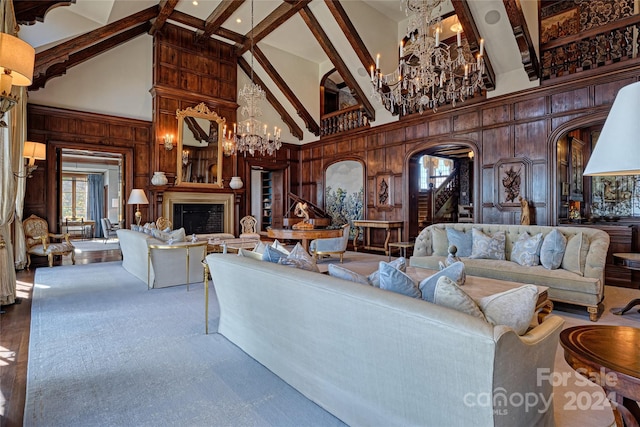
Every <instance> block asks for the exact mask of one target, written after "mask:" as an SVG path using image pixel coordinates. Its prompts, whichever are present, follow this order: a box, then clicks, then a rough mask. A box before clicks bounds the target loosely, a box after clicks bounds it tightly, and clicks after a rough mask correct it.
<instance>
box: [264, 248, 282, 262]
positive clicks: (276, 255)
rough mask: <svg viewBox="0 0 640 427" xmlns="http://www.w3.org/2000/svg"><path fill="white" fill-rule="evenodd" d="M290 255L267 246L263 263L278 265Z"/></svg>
mask: <svg viewBox="0 0 640 427" xmlns="http://www.w3.org/2000/svg"><path fill="white" fill-rule="evenodd" d="M287 255H288V254H285V253H284V252H280V250H278V249H276V248H274V247H273V246H267V247H265V248H264V253H263V254H262V260H263V261H269V262H275V263H277V262H278V261H279V260H280V258H286V257H287Z"/></svg>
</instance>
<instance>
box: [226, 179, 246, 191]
mask: <svg viewBox="0 0 640 427" xmlns="http://www.w3.org/2000/svg"><path fill="white" fill-rule="evenodd" d="M243 185H244V184H242V179H241V178H240V177H239V176H232V177H231V181H229V187H231V188H232V189H234V190H239V189H241V188H242V186H243Z"/></svg>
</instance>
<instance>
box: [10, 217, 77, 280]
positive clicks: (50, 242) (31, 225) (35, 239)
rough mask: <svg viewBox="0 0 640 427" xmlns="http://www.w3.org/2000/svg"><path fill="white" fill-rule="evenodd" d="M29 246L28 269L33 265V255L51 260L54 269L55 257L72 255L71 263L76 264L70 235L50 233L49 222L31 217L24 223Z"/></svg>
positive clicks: (50, 263) (50, 265)
mask: <svg viewBox="0 0 640 427" xmlns="http://www.w3.org/2000/svg"><path fill="white" fill-rule="evenodd" d="M22 226H23V228H24V235H25V239H26V246H27V268H29V266H30V265H31V255H36V256H46V257H47V258H49V267H53V257H54V255H62V256H64V255H68V254H71V262H72V263H73V264H75V263H76V254H75V247H74V246H73V245H72V244H71V242H70V241H69V234H53V233H49V224H47V221H46V220H44V219H42V218H40V217H38V216H36V215H31V216H30V217H29V218H27V219H25V220H24V221H23V222H22Z"/></svg>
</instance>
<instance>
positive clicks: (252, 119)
mask: <svg viewBox="0 0 640 427" xmlns="http://www.w3.org/2000/svg"><path fill="white" fill-rule="evenodd" d="M250 40H251V83H250V84H246V85H245V86H244V87H243V88H242V89H241V90H240V92H239V93H238V99H239V100H243V101H244V102H243V105H242V107H241V108H240V114H241V115H242V117H246V118H245V119H244V120H243V121H241V122H239V123H238V126H237V128H236V124H235V123H234V124H233V132H232V131H231V130H229V131H228V133H227V126H226V125H225V126H224V129H223V134H224V136H225V141H224V142H223V148H224V152H225V154H227V155H231V154H236V153H243V154H244V155H245V156H246V155H247V153H249V154H250V155H252V156H253V155H254V154H255V153H260V154H261V155H263V156H264V155H265V154H267V155H269V156H271V155H273V154H275V152H276V151H277V150H278V149H280V147H282V142H281V141H280V129H278V128H277V127H275V126H274V127H273V134H271V133H270V132H268V126H267V125H266V124H264V123H262V122H261V121H260V120H259V119H258V117H260V116H262V108H261V107H260V104H261V103H262V102H265V101H266V95H265V92H264V90H263V89H262V88H261V87H260V86H259V85H257V84H255V83H254V82H253V0H251V35H250Z"/></svg>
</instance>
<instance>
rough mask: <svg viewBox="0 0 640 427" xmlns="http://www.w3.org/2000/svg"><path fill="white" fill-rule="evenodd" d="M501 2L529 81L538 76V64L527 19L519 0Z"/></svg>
mask: <svg viewBox="0 0 640 427" xmlns="http://www.w3.org/2000/svg"><path fill="white" fill-rule="evenodd" d="M503 3H504V8H505V9H506V10H507V17H508V18H509V22H510V23H511V28H513V35H514V36H515V38H516V43H517V44H518V50H519V51H520V56H521V57H522V65H523V67H524V70H525V71H526V73H527V76H529V80H530V81H533V80H537V79H538V78H540V64H539V62H538V56H537V55H536V50H535V48H534V47H533V40H532V39H531V33H530V32H529V27H527V21H526V19H525V18H524V13H523V12H522V5H521V4H520V0H503Z"/></svg>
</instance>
